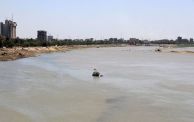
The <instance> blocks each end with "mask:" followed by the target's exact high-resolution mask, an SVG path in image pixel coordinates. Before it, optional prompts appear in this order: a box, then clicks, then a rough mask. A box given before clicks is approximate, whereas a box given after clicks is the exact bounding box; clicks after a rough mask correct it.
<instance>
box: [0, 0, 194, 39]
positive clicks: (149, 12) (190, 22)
mask: <svg viewBox="0 0 194 122" xmlns="http://www.w3.org/2000/svg"><path fill="white" fill-rule="evenodd" d="M12 14H13V15H14V21H16V22H17V23H18V27H17V36H19V37H21V38H31V37H32V38H36V33H37V30H47V31H48V33H50V34H52V35H53V36H54V37H57V38H92V37H93V38H97V39H103V38H109V37H117V38H121V37H122V38H125V39H128V38H130V37H137V38H140V39H161V38H169V39H174V38H176V37H177V36H179V35H180V36H183V37H185V38H190V37H194V0H0V21H4V20H5V19H6V18H9V19H10V18H11V15H12Z"/></svg>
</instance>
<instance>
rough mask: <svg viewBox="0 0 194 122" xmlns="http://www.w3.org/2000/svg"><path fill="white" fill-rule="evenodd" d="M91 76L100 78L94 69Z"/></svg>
mask: <svg viewBox="0 0 194 122" xmlns="http://www.w3.org/2000/svg"><path fill="white" fill-rule="evenodd" d="M92 76H93V77H100V73H99V72H98V71H97V70H96V69H94V72H93V74H92Z"/></svg>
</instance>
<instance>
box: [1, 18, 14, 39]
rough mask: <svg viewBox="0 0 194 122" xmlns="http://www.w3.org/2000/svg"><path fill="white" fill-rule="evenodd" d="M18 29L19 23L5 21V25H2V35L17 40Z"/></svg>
mask: <svg viewBox="0 0 194 122" xmlns="http://www.w3.org/2000/svg"><path fill="white" fill-rule="evenodd" d="M16 27H17V23H16V22H13V21H11V20H5V24H3V23H2V22H1V23H0V35H2V36H5V37H6V38H9V39H15V38H16Z"/></svg>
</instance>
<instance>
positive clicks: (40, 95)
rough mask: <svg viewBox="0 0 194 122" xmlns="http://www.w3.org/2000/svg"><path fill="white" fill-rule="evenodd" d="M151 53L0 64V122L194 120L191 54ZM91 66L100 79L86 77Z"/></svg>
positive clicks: (125, 51)
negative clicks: (96, 71) (98, 73)
mask: <svg viewBox="0 0 194 122" xmlns="http://www.w3.org/2000/svg"><path fill="white" fill-rule="evenodd" d="M182 49H183V48H182ZM182 49H181V50H182ZM190 49H191V50H194V49H192V48H190ZM154 50H155V47H114V48H90V49H78V50H73V51H69V52H66V53H52V54H44V55H41V56H38V57H31V58H25V59H20V60H16V61H8V62H0V122H194V55H193V54H180V53H169V52H162V53H157V52H155V51H154ZM94 68H96V69H97V70H98V71H100V72H101V73H102V74H103V77H101V78H93V77H91V74H92V72H93V69H94Z"/></svg>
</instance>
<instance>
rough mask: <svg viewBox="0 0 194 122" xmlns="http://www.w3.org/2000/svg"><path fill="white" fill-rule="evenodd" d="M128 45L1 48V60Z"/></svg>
mask: <svg viewBox="0 0 194 122" xmlns="http://www.w3.org/2000/svg"><path fill="white" fill-rule="evenodd" d="M120 46H126V45H72V46H50V47H27V48H22V47H14V48H0V61H11V60H16V59H20V58H27V57H34V56H38V55H40V54H43V53H52V52H66V51H69V50H73V49H82V48H93V47H94V48H99V47H120Z"/></svg>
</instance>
